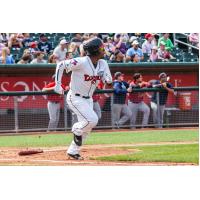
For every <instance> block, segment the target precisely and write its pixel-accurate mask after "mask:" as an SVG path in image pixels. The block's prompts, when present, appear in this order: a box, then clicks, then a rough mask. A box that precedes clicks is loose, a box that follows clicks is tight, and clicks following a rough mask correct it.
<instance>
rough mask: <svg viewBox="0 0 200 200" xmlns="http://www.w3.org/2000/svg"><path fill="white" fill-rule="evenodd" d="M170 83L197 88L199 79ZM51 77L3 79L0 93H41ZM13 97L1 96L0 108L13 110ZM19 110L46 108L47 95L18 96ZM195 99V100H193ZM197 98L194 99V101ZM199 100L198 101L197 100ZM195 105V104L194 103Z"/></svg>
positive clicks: (190, 76)
mask: <svg viewBox="0 0 200 200" xmlns="http://www.w3.org/2000/svg"><path fill="white" fill-rule="evenodd" d="M132 76H133V75H132V74H125V80H126V81H128V80H131V79H132ZM170 77H171V79H170V82H171V83H172V84H173V86H174V87H183V86H196V85H198V77H197V75H196V74H195V73H193V72H191V73H187V74H175V73H174V74H171V75H170ZM152 79H158V75H143V80H144V81H149V80H152ZM51 81H52V79H51V77H45V76H44V77H41V76H40V77H1V78H0V91H1V92H10V91H41V90H42V88H43V87H44V86H45V85H47V84H48V83H49V82H51ZM63 83H64V84H65V85H66V84H67V83H69V76H67V77H65V80H63ZM13 99H14V98H13V96H0V108H13V107H14V101H13ZM17 99H18V106H19V108H44V107H46V104H47V97H46V95H31V96H18V97H17ZM192 99H193V98H192ZM195 99H196V98H194V101H195V102H196V100H195ZM197 100H198V99H197ZM174 101H175V97H173V96H172V95H170V98H169V100H168V103H169V104H171V103H170V102H174ZM192 103H193V102H192Z"/></svg>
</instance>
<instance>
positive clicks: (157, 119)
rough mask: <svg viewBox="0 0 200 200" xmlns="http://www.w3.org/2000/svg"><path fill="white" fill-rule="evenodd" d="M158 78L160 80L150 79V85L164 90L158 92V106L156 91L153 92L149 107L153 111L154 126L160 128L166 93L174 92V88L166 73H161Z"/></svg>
mask: <svg viewBox="0 0 200 200" xmlns="http://www.w3.org/2000/svg"><path fill="white" fill-rule="evenodd" d="M159 79H160V80H153V81H151V84H152V87H156V88H163V89H165V90H162V91H161V92H159V106H158V103H157V92H154V93H153V95H152V98H151V109H152V111H153V122H154V124H155V127H157V128H162V125H163V116H164V111H165V104H166V101H167V97H168V93H172V94H174V90H173V86H172V84H171V83H169V82H168V79H169V77H168V76H167V74H166V73H164V72H163V73H161V74H160V75H159ZM158 112H159V113H158Z"/></svg>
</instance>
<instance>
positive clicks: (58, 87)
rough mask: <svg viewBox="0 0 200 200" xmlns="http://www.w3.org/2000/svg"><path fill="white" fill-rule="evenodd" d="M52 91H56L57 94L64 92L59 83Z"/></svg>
mask: <svg viewBox="0 0 200 200" xmlns="http://www.w3.org/2000/svg"><path fill="white" fill-rule="evenodd" d="M54 91H55V92H56V93H57V94H64V90H63V88H62V87H61V86H60V85H56V86H55V87H54Z"/></svg>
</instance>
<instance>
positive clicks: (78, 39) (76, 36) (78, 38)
mask: <svg viewBox="0 0 200 200" xmlns="http://www.w3.org/2000/svg"><path fill="white" fill-rule="evenodd" d="M89 37H90V36H89ZM90 38H91V37H90ZM82 41H83V40H82V33H74V34H73V38H72V39H71V42H75V43H76V44H77V45H78V46H80V45H81V43H82Z"/></svg>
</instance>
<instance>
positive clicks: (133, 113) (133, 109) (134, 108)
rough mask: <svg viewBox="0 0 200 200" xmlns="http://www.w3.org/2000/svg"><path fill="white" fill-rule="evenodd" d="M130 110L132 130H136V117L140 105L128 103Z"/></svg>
mask: <svg viewBox="0 0 200 200" xmlns="http://www.w3.org/2000/svg"><path fill="white" fill-rule="evenodd" d="M128 108H129V110H130V111H131V118H130V126H131V129H135V128H136V127H135V122H136V117H137V113H138V108H139V107H138V103H132V102H130V101H129V103H128Z"/></svg>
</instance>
